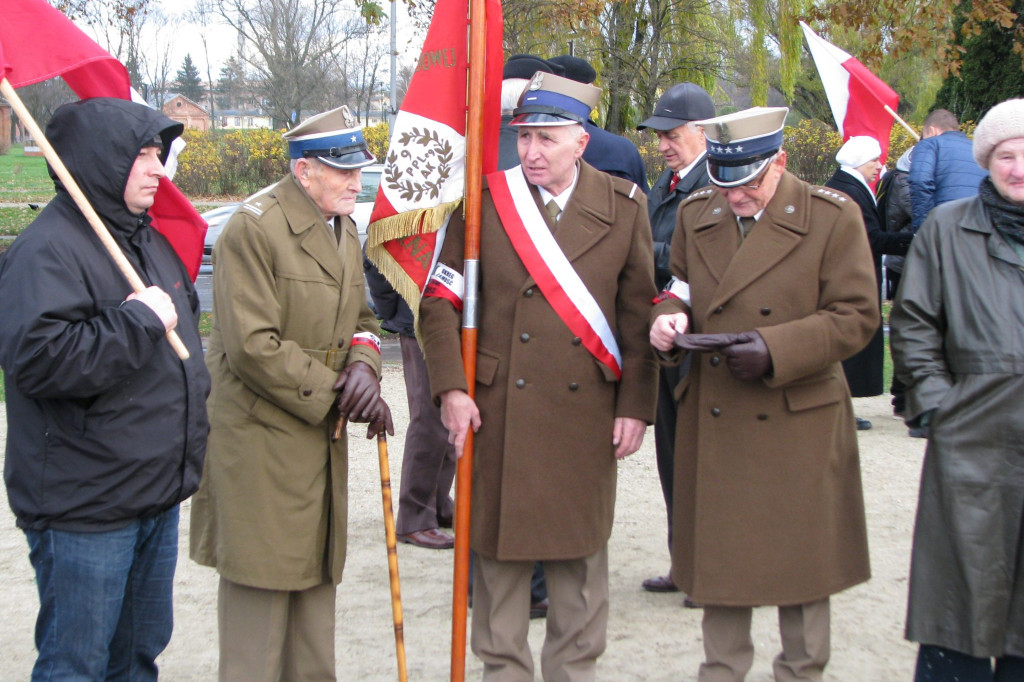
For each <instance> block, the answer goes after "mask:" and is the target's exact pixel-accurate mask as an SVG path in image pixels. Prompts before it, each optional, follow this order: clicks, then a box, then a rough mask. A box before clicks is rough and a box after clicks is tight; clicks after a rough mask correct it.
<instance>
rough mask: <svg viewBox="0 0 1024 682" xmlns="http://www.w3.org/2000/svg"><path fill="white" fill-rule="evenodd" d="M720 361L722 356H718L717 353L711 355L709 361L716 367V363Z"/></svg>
mask: <svg viewBox="0 0 1024 682" xmlns="http://www.w3.org/2000/svg"><path fill="white" fill-rule="evenodd" d="M721 361H722V358H720V357H718V356H717V355H713V356H711V360H710V362H711V366H712V367H718V363H720V362H721Z"/></svg>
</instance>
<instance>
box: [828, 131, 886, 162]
mask: <svg viewBox="0 0 1024 682" xmlns="http://www.w3.org/2000/svg"><path fill="white" fill-rule="evenodd" d="M881 155H882V146H881V145H880V144H878V140H876V139H875V138H873V137H870V136H868V135H857V136H855V137H851V138H850V139H849V140H847V141H846V144H844V145H843V146H842V147H840V148H839V152H838V153H836V161H838V162H839V165H840V166H845V167H847V168H857V167H859V166H863V165H864V164H865V163H867V162H868V161H873V160H875V159H877V158H878V157H879V156H881Z"/></svg>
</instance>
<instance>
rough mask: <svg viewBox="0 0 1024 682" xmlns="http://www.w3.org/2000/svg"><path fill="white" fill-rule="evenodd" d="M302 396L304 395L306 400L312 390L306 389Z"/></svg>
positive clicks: (311, 393)
mask: <svg viewBox="0 0 1024 682" xmlns="http://www.w3.org/2000/svg"><path fill="white" fill-rule="evenodd" d="M302 395H304V396H306V397H307V398H308V397H309V396H311V395H313V389H311V388H307V389H306V390H304V391H303V392H302Z"/></svg>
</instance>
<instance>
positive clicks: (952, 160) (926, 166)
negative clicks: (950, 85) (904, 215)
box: [909, 109, 988, 233]
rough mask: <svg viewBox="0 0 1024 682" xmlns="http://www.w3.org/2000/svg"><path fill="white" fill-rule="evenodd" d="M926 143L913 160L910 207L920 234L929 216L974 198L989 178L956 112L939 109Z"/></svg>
mask: <svg viewBox="0 0 1024 682" xmlns="http://www.w3.org/2000/svg"><path fill="white" fill-rule="evenodd" d="M921 137H923V138H924V139H922V140H921V141H920V142H918V143H917V144H916V145H914V151H913V153H912V154H911V156H910V161H911V163H910V176H909V181H910V203H911V206H912V207H913V211H914V218H913V222H912V223H911V227H912V228H913V230H914V232H915V233H916V232H917V230H918V229H919V228H920V227H921V225H922V224H923V223H924V219H925V218H926V217H928V213H929V212H930V211H931V210H932V209H933V208H935V207H936V206H938V205H939V204H944V203H946V202H947V201H953V200H954V199H963V198H965V197H973V196H974V195H975V194H977V193H978V185H979V184H980V183H981V181H982V180H983V179H985V178H986V177H987V176H988V173H986V172H985V169H984V168H982V167H981V166H979V165H978V164H977V162H976V161H975V160H974V155H973V152H972V151H971V149H972V147H971V141H970V140H969V139H968V138H967V136H966V135H964V134H963V133H962V132H960V123H959V122H958V121H957V120H956V116H955V115H953V112H951V111H947V110H946V109H936V110H935V111H933V112H931V113H930V114H928V117H927V118H925V120H924V127H923V128H922V129H921Z"/></svg>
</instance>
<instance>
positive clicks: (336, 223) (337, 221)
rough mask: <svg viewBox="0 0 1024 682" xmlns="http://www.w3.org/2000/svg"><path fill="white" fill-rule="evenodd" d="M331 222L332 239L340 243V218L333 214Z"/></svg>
mask: <svg viewBox="0 0 1024 682" xmlns="http://www.w3.org/2000/svg"><path fill="white" fill-rule="evenodd" d="M331 222H332V223H333V225H334V240H335V241H336V242H337V243H338V244H341V218H339V217H338V216H335V217H334V220H332V221H331Z"/></svg>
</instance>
